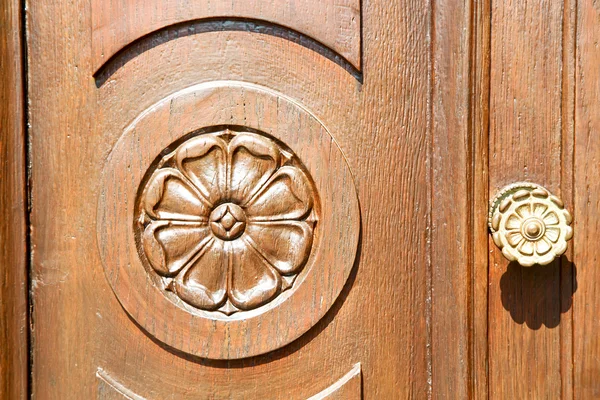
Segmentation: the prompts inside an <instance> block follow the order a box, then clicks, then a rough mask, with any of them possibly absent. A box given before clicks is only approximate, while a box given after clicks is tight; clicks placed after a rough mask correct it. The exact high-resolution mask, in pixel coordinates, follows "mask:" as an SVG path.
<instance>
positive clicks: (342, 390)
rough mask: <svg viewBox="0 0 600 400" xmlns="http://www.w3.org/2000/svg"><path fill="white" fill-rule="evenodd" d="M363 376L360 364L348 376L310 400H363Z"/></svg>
mask: <svg viewBox="0 0 600 400" xmlns="http://www.w3.org/2000/svg"><path fill="white" fill-rule="evenodd" d="M361 378H362V375H361V368H360V363H358V364H356V365H355V366H354V367H353V368H352V369H351V370H350V371H349V372H348V373H347V374H346V375H344V376H342V377H341V378H340V379H339V380H338V381H337V382H335V383H334V384H333V385H331V386H329V387H328V388H327V389H325V390H323V391H322V392H320V393H318V394H316V395H314V396H312V397H311V398H310V399H308V400H362V399H363V396H362V379H361Z"/></svg>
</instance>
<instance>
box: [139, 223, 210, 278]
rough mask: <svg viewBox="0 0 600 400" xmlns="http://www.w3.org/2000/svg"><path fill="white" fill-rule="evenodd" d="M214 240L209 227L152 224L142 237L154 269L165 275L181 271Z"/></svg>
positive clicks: (185, 224)
mask: <svg viewBox="0 0 600 400" xmlns="http://www.w3.org/2000/svg"><path fill="white" fill-rule="evenodd" d="M209 237H210V228H209V227H208V225H206V224H202V223H195V222H191V223H190V222H179V221H152V222H150V224H148V226H147V227H146V229H145V230H144V233H143V234H142V247H143V248H144V253H145V254H146V257H147V258H148V261H149V262H150V265H151V266H152V268H154V270H155V271H156V272H157V273H159V274H160V275H163V276H172V275H174V274H176V273H177V272H179V271H180V270H181V269H182V268H183V267H184V266H185V265H186V264H187V263H188V262H189V261H190V260H191V259H192V258H193V257H194V255H196V254H197V253H198V252H199V251H200V249H202V247H204V246H205V245H206V242H207V238H209Z"/></svg>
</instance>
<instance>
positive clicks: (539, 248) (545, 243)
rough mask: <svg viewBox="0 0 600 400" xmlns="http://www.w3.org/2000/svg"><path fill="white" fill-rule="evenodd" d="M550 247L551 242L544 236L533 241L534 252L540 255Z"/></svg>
mask: <svg viewBox="0 0 600 400" xmlns="http://www.w3.org/2000/svg"><path fill="white" fill-rule="evenodd" d="M551 248H552V244H551V243H550V241H549V240H548V239H546V238H545V237H543V238H541V239H540V240H538V241H537V242H535V252H536V253H537V254H539V255H540V256H542V255H544V254H546V253H547V252H549V251H550V249H551Z"/></svg>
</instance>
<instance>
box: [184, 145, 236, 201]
mask: <svg viewBox="0 0 600 400" xmlns="http://www.w3.org/2000/svg"><path fill="white" fill-rule="evenodd" d="M226 154H227V144H226V143H225V141H224V140H223V139H221V138H219V137H217V136H214V135H200V136H197V137H195V138H193V139H190V140H188V141H187V142H185V143H184V144H182V145H181V146H180V147H179V148H178V149H177V153H176V155H175V162H176V163H177V167H178V168H179V170H180V171H181V172H183V173H184V174H185V175H186V176H187V177H188V178H189V179H190V180H191V181H192V182H193V183H194V184H195V185H196V186H197V188H198V190H199V191H200V193H202V195H203V196H204V197H205V198H206V199H207V200H208V201H209V202H210V203H211V204H212V205H215V204H216V203H217V202H218V201H219V200H220V199H221V198H222V197H223V196H224V194H225V190H226V188H225V173H226V172H225V171H226V169H225V168H226V167H225V163H226V157H227V156H226Z"/></svg>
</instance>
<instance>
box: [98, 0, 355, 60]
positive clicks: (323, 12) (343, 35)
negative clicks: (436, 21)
mask: <svg viewBox="0 0 600 400" xmlns="http://www.w3.org/2000/svg"><path fill="white" fill-rule="evenodd" d="M224 17H226V18H225V19H228V20H229V23H230V24H231V22H232V21H237V20H241V21H255V22H256V23H257V24H258V25H262V26H265V25H267V26H268V25H270V24H275V25H277V26H283V27H286V28H289V29H290V30H292V31H295V32H298V33H299V34H300V35H305V36H306V39H308V40H314V41H316V42H318V43H320V44H323V45H325V46H326V47H328V48H329V49H331V50H333V51H334V52H336V53H337V54H339V55H340V56H341V57H342V58H343V59H345V60H346V61H347V62H349V63H350V64H351V65H352V66H353V67H354V68H356V69H360V68H361V59H360V58H361V54H360V51H361V47H360V46H361V45H360V34H361V19H360V1H359V0H332V1H318V0H309V1H298V0H279V1H270V2H259V3H254V2H247V1H240V2H237V1H212V2H187V1H179V2H175V1H170V2H167V3H165V2H161V1H158V0H150V1H148V0H111V1H110V3H108V4H107V3H106V1H102V0H94V1H92V32H93V35H94V36H93V43H92V46H93V47H92V48H93V52H92V56H93V61H92V63H93V65H94V68H95V71H97V70H98V69H100V68H101V66H102V65H103V64H104V63H106V62H107V61H108V60H110V59H111V58H112V57H113V56H114V55H115V54H116V53H118V52H119V51H120V50H122V49H123V48H124V47H126V46H128V45H130V44H131V43H133V42H135V41H137V40H138V39H140V38H142V37H144V36H145V35H149V34H150V35H151V34H153V32H157V31H159V30H161V29H164V28H165V27H168V26H172V25H176V24H182V23H183V24H185V23H187V22H189V21H196V22H211V21H215V20H219V19H223V18H224ZM271 29H272V28H271Z"/></svg>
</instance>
